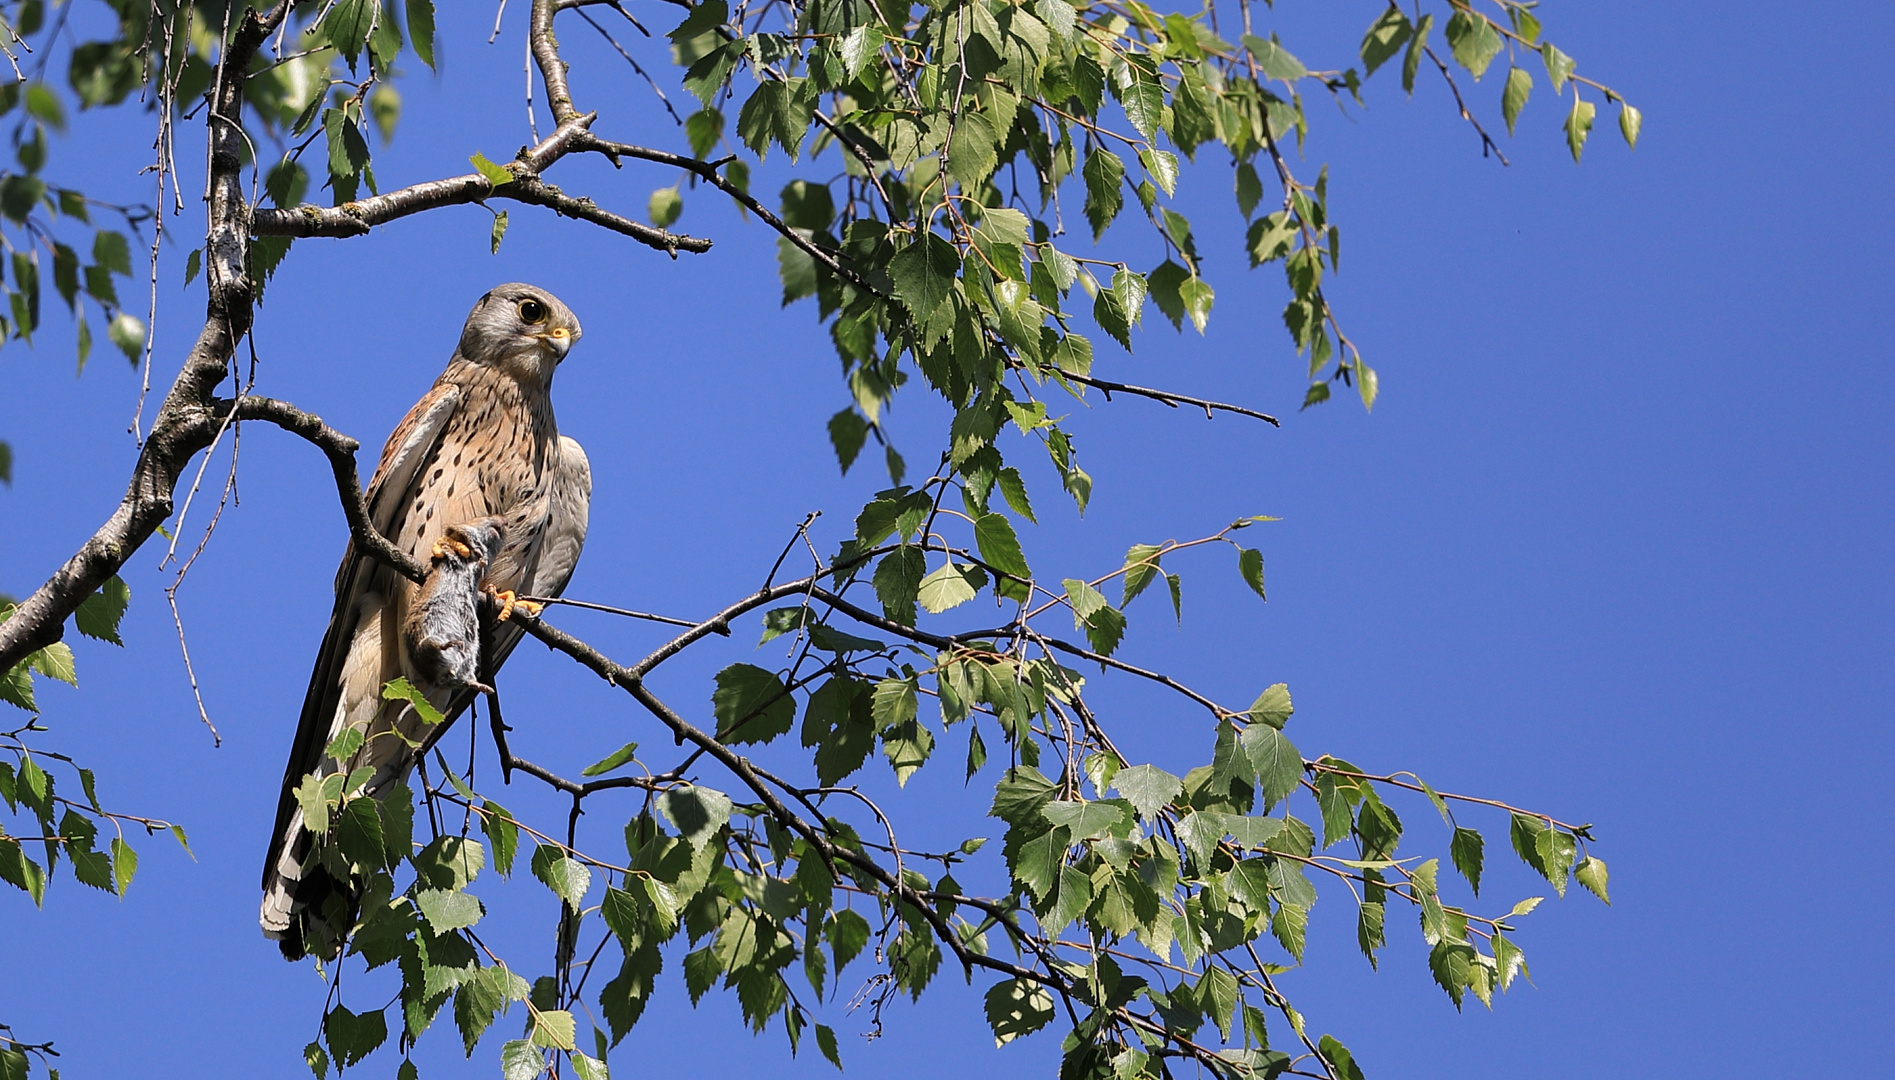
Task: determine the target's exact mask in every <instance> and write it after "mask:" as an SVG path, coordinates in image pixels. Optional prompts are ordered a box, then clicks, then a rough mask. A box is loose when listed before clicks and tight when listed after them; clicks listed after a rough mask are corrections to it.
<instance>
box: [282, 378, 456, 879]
mask: <svg viewBox="0 0 1895 1080" xmlns="http://www.w3.org/2000/svg"><path fill="white" fill-rule="evenodd" d="M460 400H461V391H460V388H459V387H456V386H454V385H452V384H450V383H437V384H436V385H435V387H434V389H433V390H431V391H429V392H428V394H427V395H426V396H425V397H423V398H422V399H421V400H420V401H417V402H415V405H414V408H412V409H409V410H408V415H407V416H405V417H403V418H402V421H401V423H400V424H399V425H397V426H396V427H395V431H394V434H392V435H390V436H389V437H388V443H387V445H385V446H384V447H383V448H382V460H381V462H380V463H379V464H378V465H376V467H375V475H374V477H373V478H372V479H371V480H370V481H369V486H368V491H367V492H366V497H367V500H368V508H369V517H370V520H371V521H373V522H374V524H375V527H376V529H377V530H378V531H380V532H381V533H382V535H384V536H390V537H395V538H399V536H400V535H401V533H402V532H403V531H404V530H403V529H402V528H401V527H400V526H401V524H402V516H403V513H404V511H406V510H407V509H408V508H409V507H411V506H412V504H413V500H414V489H415V486H416V481H417V476H418V474H419V472H420V469H421V466H422V465H423V464H424V463H426V462H427V461H428V460H429V459H431V458H432V457H433V455H434V453H435V451H436V450H437V449H438V448H439V446H440V443H441V436H442V435H443V433H445V432H446V430H447V426H448V420H449V419H450V418H451V417H452V416H453V414H454V410H455V409H456V408H457V407H458V406H459V404H460ZM405 583H406V579H404V578H402V577H401V576H400V575H398V574H396V573H395V572H394V571H393V570H391V569H389V568H388V567H387V566H384V565H382V564H381V563H380V562H378V561H377V560H375V559H373V558H370V557H368V556H363V555H357V554H356V552H355V545H354V544H353V543H351V544H350V545H349V548H348V550H347V551H345V552H344V553H343V556H342V566H341V568H340V569H338V570H337V572H336V606H335V610H334V612H333V613H332V614H331V615H330V617H329V629H328V631H327V632H326V633H325V634H324V635H323V639H322V648H321V649H320V650H318V652H317V654H316V665H315V669H314V670H313V671H311V672H310V676H309V690H308V692H307V693H306V694H305V695H304V697H303V715H302V719H301V721H300V722H299V723H298V726H297V729H296V741H295V742H294V743H293V744H292V746H291V750H290V756H289V761H288V763H287V764H286V765H285V767H284V770H283V789H282V794H281V795H280V796H279V798H278V800H277V807H276V826H275V828H274V829H273V830H272V832H271V841H270V853H269V856H268V857H267V858H266V859H264V862H263V887H264V889H265V890H266V891H268V890H269V889H270V888H271V885H272V883H273V881H274V879H275V878H276V877H277V871H278V858H279V856H281V855H282V853H283V848H284V845H285V843H286V841H287V840H288V839H289V837H288V834H289V832H290V829H289V826H290V821H291V819H292V818H293V817H294V816H295V814H296V809H297V808H296V795H295V791H296V787H297V785H298V784H300V783H301V782H302V779H303V776H304V775H305V774H307V773H308V772H309V771H310V770H311V769H314V768H315V767H316V766H317V765H318V764H319V763H320V761H321V759H322V751H323V748H324V747H326V746H327V745H328V744H329V740H330V738H331V737H332V732H331V730H330V729H331V727H332V726H333V724H334V722H335V717H336V706H337V704H338V703H339V700H340V697H341V693H342V686H343V678H342V674H343V669H344V668H345V666H346V665H347V664H348V660H349V652H350V647H351V646H352V645H353V644H354V642H355V638H356V632H357V630H358V629H359V628H360V627H361V623H362V618H363V616H364V615H365V614H376V613H379V598H383V597H387V596H390V595H391V594H392V593H393V592H394V590H395V589H397V588H399V587H400V586H402V585H404V584H405Z"/></svg>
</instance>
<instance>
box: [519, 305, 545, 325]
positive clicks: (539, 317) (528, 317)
mask: <svg viewBox="0 0 1895 1080" xmlns="http://www.w3.org/2000/svg"><path fill="white" fill-rule="evenodd" d="M520 321H521V322H523V323H528V324H532V323H543V322H545V321H546V305H545V304H542V303H540V302H539V301H538V300H522V301H520Z"/></svg>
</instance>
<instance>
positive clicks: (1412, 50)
mask: <svg viewBox="0 0 1895 1080" xmlns="http://www.w3.org/2000/svg"><path fill="white" fill-rule="evenodd" d="M1433 28H1434V16H1433V15H1431V14H1430V15H1423V16H1422V17H1421V21H1420V22H1418V23H1416V24H1415V34H1414V36H1413V37H1411V38H1409V39H1408V52H1407V54H1406V55H1404V56H1403V57H1402V89H1403V90H1404V91H1406V92H1407V93H1409V94H1411V95H1412V94H1413V93H1414V92H1415V74H1416V73H1417V72H1419V71H1420V70H1421V57H1422V54H1423V53H1425V52H1426V51H1427V49H1428V31H1429V30H1431V29H1433Z"/></svg>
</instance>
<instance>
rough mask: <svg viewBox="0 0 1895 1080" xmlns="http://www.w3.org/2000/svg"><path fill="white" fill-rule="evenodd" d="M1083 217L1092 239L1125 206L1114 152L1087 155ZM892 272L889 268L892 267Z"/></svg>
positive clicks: (1122, 171)
mask: <svg viewBox="0 0 1895 1080" xmlns="http://www.w3.org/2000/svg"><path fill="white" fill-rule="evenodd" d="M1084 174H1085V181H1086V220H1087V221H1089V222H1091V223H1092V238H1093V239H1094V240H1097V239H1098V238H1099V237H1101V236H1103V235H1105V230H1106V227H1107V226H1109V225H1111V224H1112V219H1114V218H1116V217H1118V216H1119V210H1120V209H1121V208H1123V207H1124V206H1125V191H1124V189H1123V187H1121V186H1120V185H1121V183H1122V181H1123V180H1124V179H1125V162H1123V161H1121V160H1120V159H1119V156H1118V155H1117V154H1114V153H1113V152H1112V151H1110V150H1107V149H1105V148H1104V147H1097V148H1095V149H1093V150H1092V151H1091V152H1090V153H1088V154H1087V155H1086V165H1085V169H1084ZM891 272H892V267H891Z"/></svg>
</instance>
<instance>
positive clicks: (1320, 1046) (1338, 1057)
mask: <svg viewBox="0 0 1895 1080" xmlns="http://www.w3.org/2000/svg"><path fill="white" fill-rule="evenodd" d="M1316 1049H1317V1050H1318V1052H1320V1053H1321V1054H1322V1056H1323V1060H1325V1061H1327V1062H1329V1068H1330V1072H1331V1073H1332V1074H1333V1075H1334V1076H1335V1078H1336V1080H1363V1076H1362V1067H1361V1066H1359V1065H1357V1064H1356V1063H1355V1057H1354V1055H1352V1054H1350V1053H1349V1048H1348V1047H1346V1046H1344V1045H1342V1044H1341V1043H1339V1042H1337V1041H1336V1038H1335V1036H1333V1035H1324V1036H1323V1037H1322V1041H1321V1042H1318V1043H1317V1044H1316Z"/></svg>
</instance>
